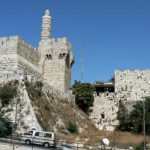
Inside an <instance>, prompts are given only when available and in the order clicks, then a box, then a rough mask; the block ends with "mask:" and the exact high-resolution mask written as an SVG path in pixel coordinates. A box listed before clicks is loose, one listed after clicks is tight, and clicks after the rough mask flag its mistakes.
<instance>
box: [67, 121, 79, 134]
mask: <svg viewBox="0 0 150 150" xmlns="http://www.w3.org/2000/svg"><path fill="white" fill-rule="evenodd" d="M67 130H68V131H69V132H70V133H72V134H77V133H78V128H77V125H76V124H75V123H73V122H71V121H69V122H68V125H67Z"/></svg>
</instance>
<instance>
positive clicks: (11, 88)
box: [0, 81, 18, 106]
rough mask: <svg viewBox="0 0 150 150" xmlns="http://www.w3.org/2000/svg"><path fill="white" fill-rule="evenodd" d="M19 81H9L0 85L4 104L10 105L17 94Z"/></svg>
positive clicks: (0, 97) (0, 94)
mask: <svg viewBox="0 0 150 150" xmlns="http://www.w3.org/2000/svg"><path fill="white" fill-rule="evenodd" d="M17 85H18V81H13V82H8V83H6V84H4V85H1V86H0V99H1V103H2V106H5V105H8V104H9V103H10V101H11V99H12V98H14V97H15V96H16V94H17Z"/></svg>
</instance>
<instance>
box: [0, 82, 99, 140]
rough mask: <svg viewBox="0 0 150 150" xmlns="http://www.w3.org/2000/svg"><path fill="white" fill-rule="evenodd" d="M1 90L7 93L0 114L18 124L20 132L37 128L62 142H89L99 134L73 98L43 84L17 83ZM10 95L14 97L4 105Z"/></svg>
mask: <svg viewBox="0 0 150 150" xmlns="http://www.w3.org/2000/svg"><path fill="white" fill-rule="evenodd" d="M6 87H7V88H6ZM0 88H1V90H4V91H5V96H2V95H1V94H0V98H1V105H0V107H1V109H0V113H2V114H3V115H5V116H9V117H10V118H11V119H12V121H13V122H15V121H16V123H17V131H18V132H23V131H25V130H29V129H32V128H35V129H38V130H48V131H54V132H56V133H57V134H58V135H59V138H63V139H64V138H65V139H69V140H75V139H79V138H80V139H82V138H83V139H84V140H87V141H88V140H89V138H88V137H91V136H92V135H94V136H95V135H96V134H98V132H97V129H96V128H95V126H94V125H93V123H92V122H91V121H90V120H89V118H88V116H86V115H85V114H84V113H83V112H82V111H80V110H79V109H78V108H77V106H76V105H75V103H74V97H73V96H72V95H69V94H66V93H62V92H59V91H56V90H54V89H52V88H51V87H49V86H47V85H43V84H42V83H41V82H36V83H29V82H24V81H14V82H9V83H6V84H3V85H1V87H0ZM11 91H12V92H11ZM10 92H11V93H12V94H11V96H9V97H8V98H7V100H6V99H5V101H4V97H7V94H8V95H9V93H10Z"/></svg>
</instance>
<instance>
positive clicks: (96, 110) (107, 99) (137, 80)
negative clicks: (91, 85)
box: [90, 70, 150, 130]
mask: <svg viewBox="0 0 150 150" xmlns="http://www.w3.org/2000/svg"><path fill="white" fill-rule="evenodd" d="M114 89H115V91H114V92H109V91H107V90H106V91H104V92H100V93H99V95H97V94H96V93H95V94H94V106H93V107H92V110H93V111H92V113H91V114H90V118H91V119H92V120H93V122H94V124H95V125H96V127H97V128H99V129H100V130H104V129H106V130H113V127H114V126H116V125H118V123H119V122H118V121H117V119H116V117H117V112H118V106H119V101H120V100H121V101H122V102H123V103H124V104H125V106H126V107H127V109H128V110H129V111H131V110H132V106H133V105H134V104H135V102H136V101H140V100H143V99H144V97H148V96H150V70H134V71H131V70H126V71H119V70H116V71H115V82H114Z"/></svg>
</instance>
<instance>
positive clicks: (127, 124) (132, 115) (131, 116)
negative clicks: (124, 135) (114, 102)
mask: <svg viewBox="0 0 150 150" xmlns="http://www.w3.org/2000/svg"><path fill="white" fill-rule="evenodd" d="M144 102H145V127H146V128H145V129H146V134H150V128H149V126H150V97H146V98H145V100H144V101H137V102H136V104H135V105H133V110H132V111H131V112H128V111H127V109H126V107H125V105H124V104H123V103H122V102H121V104H120V105H119V111H118V117H117V119H118V120H119V126H118V129H119V130H122V131H132V132H134V133H142V132H143V106H144V105H143V103H144Z"/></svg>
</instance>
